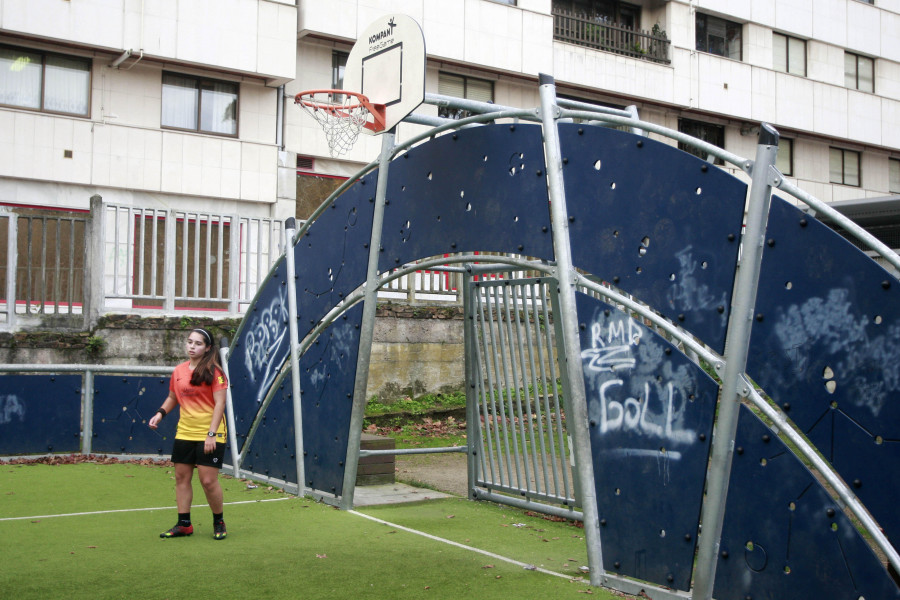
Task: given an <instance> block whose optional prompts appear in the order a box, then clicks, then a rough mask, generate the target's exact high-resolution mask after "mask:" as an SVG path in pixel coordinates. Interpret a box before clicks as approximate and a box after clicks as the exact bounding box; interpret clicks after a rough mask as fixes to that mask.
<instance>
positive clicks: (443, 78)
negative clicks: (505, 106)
mask: <svg viewBox="0 0 900 600" xmlns="http://www.w3.org/2000/svg"><path fill="white" fill-rule="evenodd" d="M438 94H441V95H443V96H455V97H457V98H465V99H466V100H477V101H478V102H493V101H494V82H492V81H485V80H484V79H474V78H472V77H464V76H462V75H451V74H449V73H440V74H439V75H438ZM438 116H440V117H444V118H447V119H465V118H466V117H469V116H471V113H469V111H467V110H462V109H459V108H447V107H445V106H441V107H439V108H438Z"/></svg>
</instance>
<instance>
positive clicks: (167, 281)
mask: <svg viewBox="0 0 900 600" xmlns="http://www.w3.org/2000/svg"><path fill="white" fill-rule="evenodd" d="M177 224H178V217H177V215H176V214H175V210H174V209H171V210H169V211H167V212H166V247H165V262H164V263H163V296H164V298H163V310H164V311H165V312H167V313H172V312H174V311H175V272H176V266H175V247H176V246H177V245H178V240H176V239H175V234H176V232H177V231H178V229H177V227H176V226H177ZM187 226H188V219H187V215H185V218H184V231H187ZM183 251H184V252H187V245H186V244H185V247H184V250H183Z"/></svg>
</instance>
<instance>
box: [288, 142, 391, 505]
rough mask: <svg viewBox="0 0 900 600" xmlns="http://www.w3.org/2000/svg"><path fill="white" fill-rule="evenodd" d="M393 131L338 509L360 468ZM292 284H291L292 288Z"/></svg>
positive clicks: (381, 182) (379, 194) (386, 145)
mask: <svg viewBox="0 0 900 600" xmlns="http://www.w3.org/2000/svg"><path fill="white" fill-rule="evenodd" d="M394 138H395V130H391V131H389V132H387V133H384V134H382V136H381V157H380V158H379V169H378V182H377V184H376V188H375V208H374V215H373V216H372V236H371V238H370V240H371V241H370V243H369V264H368V268H367V271H366V283H365V286H364V298H363V314H362V323H361V324H360V328H359V329H360V331H359V351H358V354H357V359H356V381H355V383H354V386H353V406H352V408H351V410H350V431H349V435H348V439H347V458H346V461H345V462H344V483H343V488H342V493H341V504H340V507H341V508H342V509H344V510H350V509H351V508H353V496H354V493H355V491H356V472H357V470H358V467H359V444H360V439H361V438H362V425H363V419H364V418H365V410H366V401H367V398H366V386H367V384H368V381H369V363H370V359H371V357H372V339H373V337H374V332H375V310H376V309H377V305H378V287H379V285H378V284H379V279H378V258H379V254H380V249H381V233H382V227H383V225H384V203H385V198H386V197H387V181H388V171H389V168H390V164H391V157H392V153H391V151H392V149H393V147H394ZM292 286H293V282H291V286H289V287H292Z"/></svg>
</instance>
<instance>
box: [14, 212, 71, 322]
mask: <svg viewBox="0 0 900 600" xmlns="http://www.w3.org/2000/svg"><path fill="white" fill-rule="evenodd" d="M87 221H88V215H87V214H86V212H85V211H38V210H35V211H31V210H25V211H16V212H13V211H12V210H11V209H10V208H9V207H0V252H4V253H5V255H6V260H5V261H0V271H2V272H3V275H4V277H3V279H4V280H5V281H4V283H5V287H4V288H3V294H2V298H0V328H3V329H13V328H14V327H15V326H16V324H17V323H19V322H21V323H27V322H28V321H29V320H35V319H36V320H40V321H43V322H46V323H49V324H52V325H53V326H55V327H72V328H80V327H81V326H82V325H83V321H84V317H83V307H84V301H85V298H84V296H85V295H84V291H85V290H84V271H85V226H86V223H87Z"/></svg>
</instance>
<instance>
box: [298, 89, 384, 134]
mask: <svg viewBox="0 0 900 600" xmlns="http://www.w3.org/2000/svg"><path fill="white" fill-rule="evenodd" d="M318 94H328V95H329V96H352V97H355V98H356V99H357V100H358V102H357V103H355V104H337V103H334V102H322V101H318V100H315V99H314V98H315V96H316V95H318ZM294 104H299V105H301V106H303V107H304V108H307V109H312V110H324V111H327V112H329V113H331V114H332V115H334V116H336V117H339V118H342V119H343V118H348V117H349V116H350V114H349V113H348V112H347V111H351V110H355V109H358V108H360V107H362V108H365V109H366V110H367V111H369V114H370V115H372V119H373V120H372V121H366V123H365V125H364V127H365V128H366V129H369V130H371V131H384V124H385V116H384V110H385V106H384V104H376V103H374V102H370V101H369V98H368V97H367V96H366V95H365V94H361V93H359V92H352V91H349V90H334V89H331V90H328V89H322V90H306V91H303V92H300V93H299V94H297V95H296V96H294Z"/></svg>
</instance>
